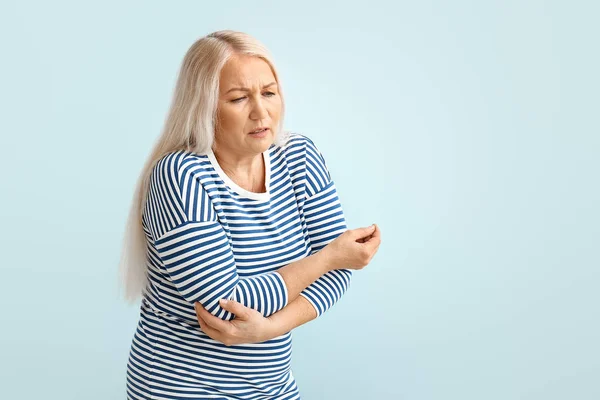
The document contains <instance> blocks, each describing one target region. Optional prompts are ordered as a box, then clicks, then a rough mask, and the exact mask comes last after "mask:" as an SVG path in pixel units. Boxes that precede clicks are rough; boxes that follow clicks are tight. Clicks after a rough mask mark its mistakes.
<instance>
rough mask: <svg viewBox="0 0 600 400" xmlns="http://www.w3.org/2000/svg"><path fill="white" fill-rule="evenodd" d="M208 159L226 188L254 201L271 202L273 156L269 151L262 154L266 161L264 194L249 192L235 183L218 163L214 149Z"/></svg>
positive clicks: (209, 152)
mask: <svg viewBox="0 0 600 400" xmlns="http://www.w3.org/2000/svg"><path fill="white" fill-rule="evenodd" d="M207 155H208V159H209V160H210V163H211V164H212V166H213V168H214V170H215V171H216V172H217V174H218V175H219V177H220V178H221V180H222V181H223V183H224V184H225V186H228V187H229V188H230V189H231V190H233V191H234V192H236V193H237V194H239V195H240V196H243V197H247V198H250V199H254V200H269V198H270V197H271V194H270V193H269V192H270V190H271V155H270V154H269V149H267V150H265V151H263V152H262V155H263V160H264V161H265V189H266V192H264V193H257V192H251V191H249V190H246V189H244V188H243V187H241V186H239V185H238V184H237V183H235V182H234V181H233V180H232V179H231V178H230V177H229V176H228V175H227V174H226V173H225V171H223V169H222V168H221V165H219V162H218V161H217V157H216V156H215V153H214V152H213V150H212V148H211V149H210V150H209V151H208V154H207Z"/></svg>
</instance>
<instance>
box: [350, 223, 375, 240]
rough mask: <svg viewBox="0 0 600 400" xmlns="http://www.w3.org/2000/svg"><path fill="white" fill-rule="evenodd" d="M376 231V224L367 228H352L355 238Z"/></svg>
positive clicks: (363, 236) (360, 237)
mask: <svg viewBox="0 0 600 400" xmlns="http://www.w3.org/2000/svg"><path fill="white" fill-rule="evenodd" d="M374 231H375V224H373V225H371V226H369V227H366V228H356V229H352V230H351V231H350V232H351V234H352V237H353V238H354V239H362V238H365V237H367V236H369V235H370V234H372V233H373V232H374Z"/></svg>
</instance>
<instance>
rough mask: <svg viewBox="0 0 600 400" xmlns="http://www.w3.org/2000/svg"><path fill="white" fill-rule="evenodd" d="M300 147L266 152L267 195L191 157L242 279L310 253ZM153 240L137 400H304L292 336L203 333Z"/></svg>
mask: <svg viewBox="0 0 600 400" xmlns="http://www.w3.org/2000/svg"><path fill="white" fill-rule="evenodd" d="M301 142H302V140H301V137H296V139H294V136H292V137H291V138H290V141H289V142H288V145H287V146H285V147H282V148H281V147H277V146H271V148H270V149H269V150H267V152H266V153H265V155H266V157H265V166H266V167H267V169H266V177H265V178H266V179H265V185H266V186H267V192H266V193H252V192H248V191H245V190H243V189H242V188H240V187H239V186H237V185H235V183H233V182H232V181H231V180H229V179H228V177H227V176H226V175H224V173H223V171H222V170H221V169H220V167H219V165H218V163H217V162H216V160H215V159H214V156H213V155H197V154H193V153H189V155H186V156H189V157H195V158H196V161H197V163H198V165H199V166H200V167H201V168H199V169H198V173H197V174H196V175H195V179H198V180H199V182H200V183H201V184H202V185H203V188H204V190H205V191H206V193H207V194H208V195H209V197H210V198H211V201H212V204H213V205H214V209H215V212H216V213H217V216H218V219H219V222H220V224H221V225H222V226H223V228H224V230H225V232H226V234H227V237H228V239H229V244H230V246H231V249H232V252H233V254H234V257H235V263H236V266H237V271H238V275H239V276H240V278H243V277H248V276H253V275H257V274H262V273H265V272H270V271H274V270H277V269H279V268H280V267H282V266H284V265H287V264H289V263H290V262H293V261H296V260H299V259H301V258H304V257H306V256H307V255H308V254H309V253H310V244H309V240H308V238H307V234H306V225H305V223H304V219H303V215H302V205H303V192H304V189H303V187H302V184H301V182H302V180H301V179H300V177H298V176H296V175H297V173H296V172H297V171H299V170H301V163H302V155H301V147H302V146H301ZM295 144H296V145H295ZM147 234H148V237H147V239H148V242H147V245H148V259H147V266H148V272H149V283H148V286H147V288H146V291H145V293H144V296H143V300H142V305H141V307H140V321H139V324H138V327H137V330H136V333H135V336H134V339H133V343H132V348H131V353H130V360H129V363H128V379H127V382H128V384H127V385H128V392H129V395H130V396H131V398H136V397H135V396H139V398H148V397H144V396H151V395H155V396H158V397H160V396H165V398H175V397H177V396H179V395H181V396H182V397H185V396H183V395H184V394H185V395H188V396H192V397H190V398H215V397H214V396H215V395H217V396H222V397H216V398H232V399H233V398H253V399H260V398H269V399H296V398H299V394H298V389H297V387H296V383H295V381H294V378H293V375H292V372H291V353H292V342H291V332H288V333H286V334H284V335H282V336H279V337H276V338H273V339H271V340H268V341H266V342H262V343H255V344H246V345H234V346H225V345H223V344H222V343H220V342H217V341H215V340H213V339H211V338H210V337H209V336H207V335H206V334H204V332H202V331H201V330H200V326H199V324H198V321H197V319H196V314H195V311H194V308H193V305H192V304H190V303H189V302H188V301H186V300H185V299H184V298H183V297H181V296H180V295H179V294H178V292H177V289H176V288H175V286H174V285H173V284H172V282H171V281H170V279H169V276H168V274H167V273H166V271H165V269H164V267H163V266H162V265H161V262H160V260H159V258H158V257H157V251H156V249H155V248H154V245H153V240H152V239H151V235H150V234H149V232H147ZM211 396H213V397H211Z"/></svg>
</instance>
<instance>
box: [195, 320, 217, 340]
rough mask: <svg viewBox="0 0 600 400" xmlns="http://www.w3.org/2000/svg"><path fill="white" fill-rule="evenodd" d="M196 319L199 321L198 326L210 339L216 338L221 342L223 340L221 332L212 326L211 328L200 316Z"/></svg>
mask: <svg viewBox="0 0 600 400" xmlns="http://www.w3.org/2000/svg"><path fill="white" fill-rule="evenodd" d="M198 321H199V322H200V321H201V322H200V328H201V329H202V332H204V333H206V334H207V335H208V336H209V337H210V338H211V339H214V340H217V341H219V342H221V343H222V342H223V334H222V333H221V332H219V331H218V330H216V329H214V328H211V327H210V326H209V325H207V324H206V321H204V320H203V319H202V318H199V319H198Z"/></svg>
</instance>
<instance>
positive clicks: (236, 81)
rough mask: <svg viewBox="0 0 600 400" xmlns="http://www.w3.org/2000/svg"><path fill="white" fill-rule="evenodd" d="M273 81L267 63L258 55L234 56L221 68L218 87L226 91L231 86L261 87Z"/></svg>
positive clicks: (273, 77) (271, 72) (231, 87)
mask: <svg viewBox="0 0 600 400" xmlns="http://www.w3.org/2000/svg"><path fill="white" fill-rule="evenodd" d="M273 81H275V76H274V75H273V71H271V67H270V66H269V64H268V63H267V62H266V61H264V60H262V59H260V58H258V57H247V56H246V57H243V58H241V57H234V58H232V59H230V60H229V61H228V62H227V63H226V64H225V66H224V67H223V69H222V70H221V77H220V80H219V82H220V88H221V90H222V91H225V92H228V91H229V90H230V89H233V88H250V89H251V88H253V87H263V86H266V85H268V84H270V83H272V82H273Z"/></svg>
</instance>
